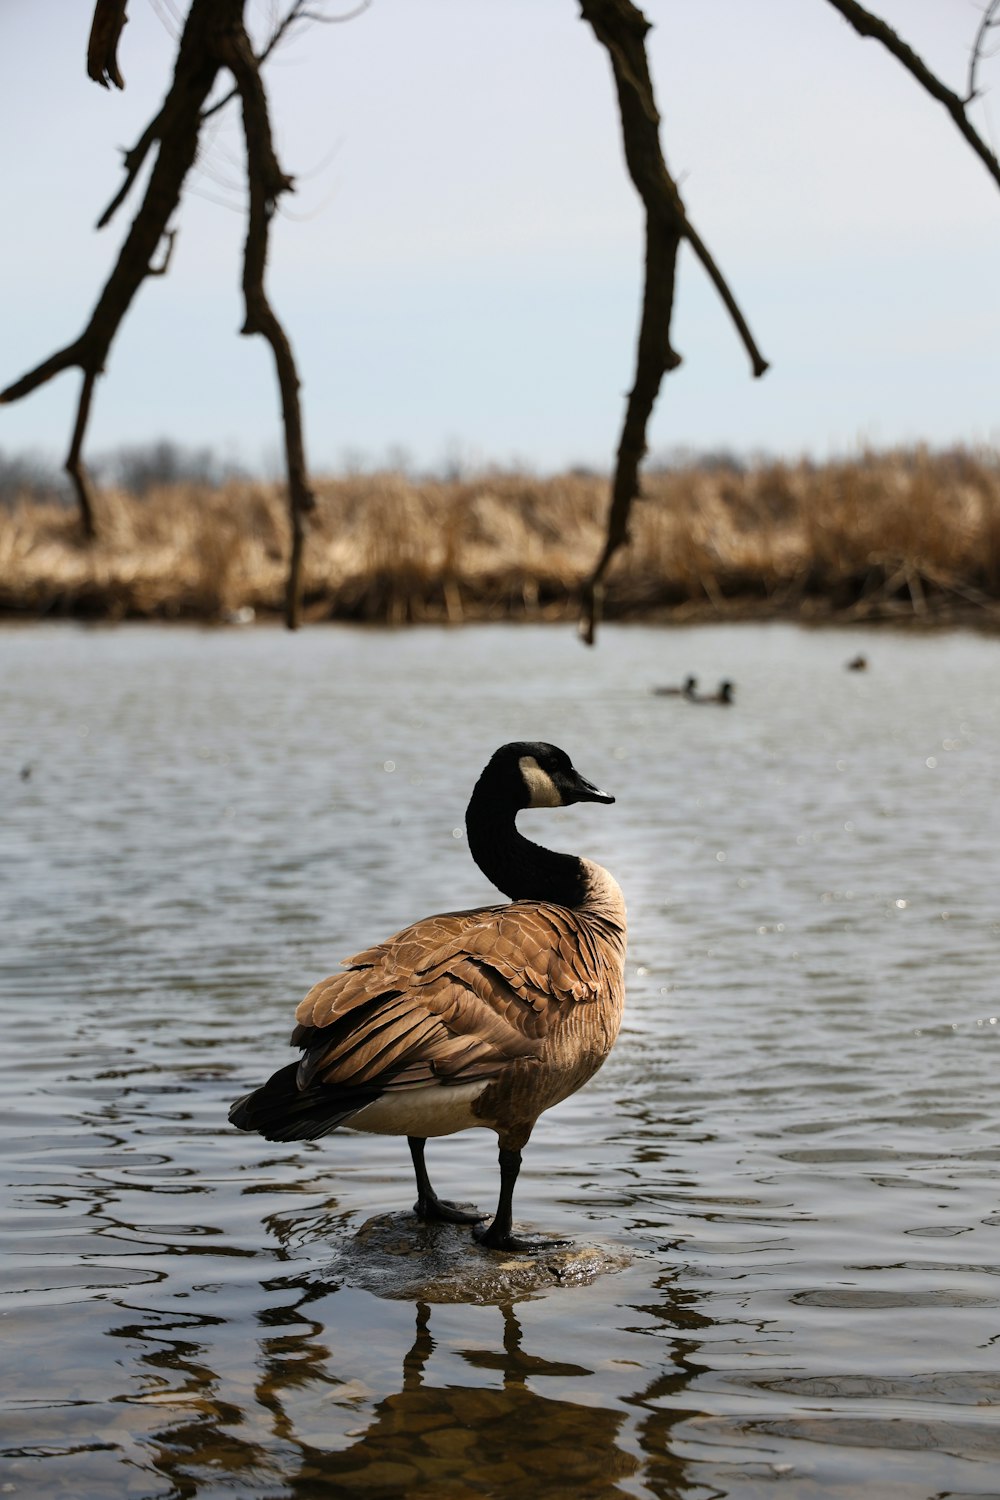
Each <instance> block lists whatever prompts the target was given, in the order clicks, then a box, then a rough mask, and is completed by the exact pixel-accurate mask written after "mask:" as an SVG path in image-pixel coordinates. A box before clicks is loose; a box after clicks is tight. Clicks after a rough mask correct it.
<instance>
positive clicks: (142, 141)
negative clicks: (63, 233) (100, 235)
mask: <svg viewBox="0 0 1000 1500" xmlns="http://www.w3.org/2000/svg"><path fill="white" fill-rule="evenodd" d="M162 124H163V110H162V109H161V110H160V112H159V113H158V114H156V115H154V116H153V118H152V119H151V120H150V122H149V124H148V125H147V126H146V128H145V130H144V131H143V132H142V135H141V136H140V137H139V139H138V140H137V141H136V143H135V145H134V146H133V147H132V149H131V151H126V152H125V153H124V159H125V181H124V182H123V183H122V185H121V187H120V188H119V189H118V191H117V193H116V194H115V196H114V197H113V198H112V200H111V202H110V203H109V204H108V206H107V208H106V209H105V210H104V212H103V213H102V214H101V217H100V218H99V219H98V221H97V228H98V229H103V228H104V227H105V225H107V224H110V223H111V220H112V219H113V218H114V216H115V214H116V213H117V212H118V210H119V208H121V206H122V204H123V203H124V202H125V199H126V198H127V197H128V194H129V189H130V188H131V186H132V184H133V182H134V181H135V179H136V178H137V177H138V175H139V172H140V170H141V168H142V164H143V162H144V161H145V160H146V157H147V156H148V154H149V151H150V148H151V147H152V146H153V145H154V144H155V143H156V142H157V141H158V140H159V139H160V128H161V126H162Z"/></svg>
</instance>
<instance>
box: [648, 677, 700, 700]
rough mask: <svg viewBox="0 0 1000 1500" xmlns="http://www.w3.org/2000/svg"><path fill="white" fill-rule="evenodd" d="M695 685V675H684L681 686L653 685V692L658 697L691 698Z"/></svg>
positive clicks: (696, 683)
mask: <svg viewBox="0 0 1000 1500" xmlns="http://www.w3.org/2000/svg"><path fill="white" fill-rule="evenodd" d="M697 686H698V679H697V677H685V679H684V682H683V684H682V686H681V687H655V688H654V689H653V692H654V693H655V694H656V696H657V697H658V698H677V697H682V698H691V697H693V696H694V691H695V689H696V688H697Z"/></svg>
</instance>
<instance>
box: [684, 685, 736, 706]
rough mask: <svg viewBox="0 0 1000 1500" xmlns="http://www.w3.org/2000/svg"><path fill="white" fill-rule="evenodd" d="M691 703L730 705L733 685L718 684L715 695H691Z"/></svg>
mask: <svg viewBox="0 0 1000 1500" xmlns="http://www.w3.org/2000/svg"><path fill="white" fill-rule="evenodd" d="M689 697H690V700H691V702H692V703H732V701H733V684H732V683H731V682H720V683H719V691H718V692H717V693H691V694H689Z"/></svg>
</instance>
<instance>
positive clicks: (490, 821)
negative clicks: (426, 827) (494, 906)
mask: <svg viewBox="0 0 1000 1500" xmlns="http://www.w3.org/2000/svg"><path fill="white" fill-rule="evenodd" d="M516 812H517V808H516V807H511V805H510V803H509V802H507V801H506V800H505V799H500V798H497V797H495V796H491V795H490V793H489V791H486V790H484V789H483V788H482V786H481V785H480V786H477V787H476V789H475V791H474V792H473V794H472V800H471V802H470V803H469V806H468V810H467V812H466V814H465V827H466V832H467V833H468V836H469V852H470V853H471V855H472V857H473V859H474V860H475V861H476V864H477V865H478V866H479V868H480V869H481V870H482V872H483V874H484V875H485V876H486V878H487V880H490V881H492V883H493V884H494V885H495V886H496V887H497V889H498V890H501V891H503V893H504V895H505V896H509V897H510V899H511V900H512V901H554V902H555V903H556V904H557V905H559V906H581V905H582V904H583V901H584V899H585V896H586V884H585V881H584V873H583V865H582V863H581V861H580V860H579V859H577V857H576V855H575V854H556V853H555V852H554V851H553V850H552V849H543V848H542V846H541V844H533V843H532V842H531V840H530V839H526V838H525V837H524V835H523V834H521V833H518V831H517V828H516V827H515V825H514V817H515V814H516Z"/></svg>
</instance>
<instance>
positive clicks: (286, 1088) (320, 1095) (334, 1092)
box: [229, 1062, 381, 1141]
mask: <svg viewBox="0 0 1000 1500" xmlns="http://www.w3.org/2000/svg"><path fill="white" fill-rule="evenodd" d="M298 1071H299V1065H298V1063H297V1062H293V1063H289V1064H288V1065H287V1066H286V1067H284V1068H279V1069H278V1071H277V1073H274V1074H272V1076H271V1077H270V1078H269V1079H268V1080H267V1082H266V1083H264V1084H262V1085H261V1087H260V1088H259V1089H254V1091H253V1093H252V1094H245V1095H244V1096H243V1098H242V1099H237V1101H236V1103H235V1104H234V1105H233V1106H232V1108H231V1109H230V1111H229V1121H230V1124H232V1125H235V1126H236V1128H237V1130H255V1131H256V1132H257V1134H258V1135H262V1136H263V1137H264V1139H265V1140H268V1141H315V1140H318V1139H319V1137H320V1136H323V1135H329V1134H330V1132H331V1131H332V1130H336V1129H337V1126H338V1125H343V1124H345V1123H346V1121H348V1120H350V1118H351V1117H352V1115H356V1114H357V1112H358V1110H359V1109H364V1107H365V1105H366V1104H371V1103H372V1101H373V1100H374V1099H377V1098H378V1096H379V1093H380V1092H381V1090H378V1089H370V1090H369V1089H351V1090H346V1089H332V1088H330V1087H329V1086H327V1087H323V1086H318V1087H312V1088H306V1089H300V1088H299V1087H298V1084H297V1082H296V1075H297V1074H298Z"/></svg>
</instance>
